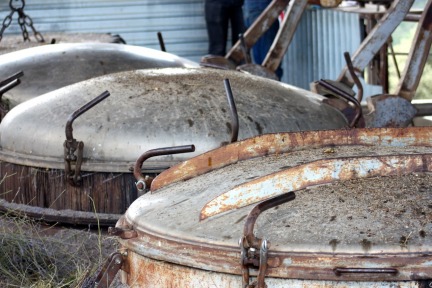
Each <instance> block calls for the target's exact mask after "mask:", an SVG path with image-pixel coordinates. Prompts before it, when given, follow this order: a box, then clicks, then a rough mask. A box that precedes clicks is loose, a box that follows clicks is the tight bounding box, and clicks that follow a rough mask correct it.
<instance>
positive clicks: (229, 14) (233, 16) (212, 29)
mask: <svg viewBox="0 0 432 288" xmlns="http://www.w3.org/2000/svg"><path fill="white" fill-rule="evenodd" d="M224 2H236V1H211V0H207V1H206V2H205V19H206V23H207V33H208V37H209V50H208V53H209V54H211V55H219V56H225V54H226V43H227V40H228V27H229V24H231V36H232V37H231V38H232V45H234V44H235V43H236V42H237V40H238V38H239V37H238V35H239V34H240V33H243V32H244V22H243V21H244V20H243V10H242V5H241V4H228V3H224ZM237 2H239V1H237Z"/></svg>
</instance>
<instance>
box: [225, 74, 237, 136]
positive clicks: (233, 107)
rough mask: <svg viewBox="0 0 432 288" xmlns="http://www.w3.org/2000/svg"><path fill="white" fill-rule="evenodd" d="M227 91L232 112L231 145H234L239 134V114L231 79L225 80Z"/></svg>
mask: <svg viewBox="0 0 432 288" xmlns="http://www.w3.org/2000/svg"><path fill="white" fill-rule="evenodd" d="M224 85H225V91H226V95H227V99H228V105H229V109H230V112H231V143H234V142H236V141H237V139H238V132H239V119H238V114H237V108H236V105H235V102H234V96H233V94H232V90H231V84H230V81H229V79H225V80H224Z"/></svg>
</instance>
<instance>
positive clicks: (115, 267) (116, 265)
mask: <svg viewBox="0 0 432 288" xmlns="http://www.w3.org/2000/svg"><path fill="white" fill-rule="evenodd" d="M123 262H124V259H123V256H122V255H121V254H120V253H119V252H114V253H113V254H111V256H110V257H109V258H108V259H107V261H106V262H105V264H104V265H103V266H102V269H101V270H100V271H99V273H98V275H97V276H96V279H95V281H94V284H95V286H94V287H97V288H105V287H109V286H110V285H111V283H112V282H113V280H114V278H115V276H116V275H117V272H118V271H119V270H120V268H121V266H122V265H123Z"/></svg>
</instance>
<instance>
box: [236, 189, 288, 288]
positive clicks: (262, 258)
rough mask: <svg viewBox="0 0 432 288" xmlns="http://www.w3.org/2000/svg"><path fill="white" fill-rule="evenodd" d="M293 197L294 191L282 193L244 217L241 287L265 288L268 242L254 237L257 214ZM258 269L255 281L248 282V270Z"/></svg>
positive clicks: (241, 241)
mask: <svg viewBox="0 0 432 288" xmlns="http://www.w3.org/2000/svg"><path fill="white" fill-rule="evenodd" d="M294 199H295V194H294V192H290V193H287V194H282V195H280V196H277V197H274V198H272V199H269V200H267V201H264V202H261V203H260V204H258V205H256V206H255V207H254V208H253V209H252V210H251V212H250V213H249V215H248V216H247V218H246V222H245V226H244V230H243V237H242V238H240V241H239V244H240V265H241V268H242V288H265V287H267V285H266V284H265V276H266V273H267V267H268V263H269V257H268V249H269V247H270V242H269V241H267V239H260V238H257V237H255V235H254V233H253V229H254V226H255V222H256V220H257V218H258V216H259V215H260V214H261V213H262V212H264V211H265V210H268V209H270V208H273V207H276V206H278V205H281V204H283V203H285V202H288V201H291V200H294ZM251 268H253V269H258V275H257V278H256V280H255V281H253V282H252V283H251V282H250V272H249V270H250V269H251Z"/></svg>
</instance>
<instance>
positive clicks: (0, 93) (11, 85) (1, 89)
mask: <svg viewBox="0 0 432 288" xmlns="http://www.w3.org/2000/svg"><path fill="white" fill-rule="evenodd" d="M20 83H21V80H20V79H15V80H12V81H11V82H9V83H8V84H6V85H3V86H0V100H1V97H2V96H3V94H4V93H6V92H7V91H9V90H10V89H12V88H14V87H15V86H18V85H19V84H20Z"/></svg>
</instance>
